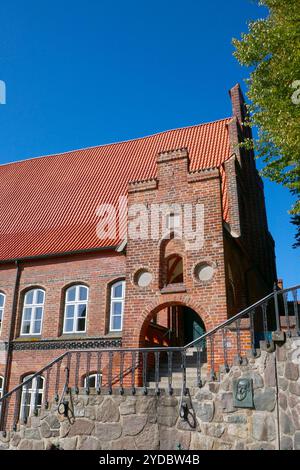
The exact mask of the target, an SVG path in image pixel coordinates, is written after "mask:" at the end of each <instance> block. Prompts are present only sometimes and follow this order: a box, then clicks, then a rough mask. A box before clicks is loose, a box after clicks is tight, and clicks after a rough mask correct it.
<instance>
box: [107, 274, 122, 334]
mask: <svg viewBox="0 0 300 470" xmlns="http://www.w3.org/2000/svg"><path fill="white" fill-rule="evenodd" d="M119 285H122V297H114V296H113V292H114V288H116V287H118V286H119ZM114 303H121V304H122V307H121V327H120V328H113V327H112V326H113V317H118V316H119V315H114V314H113V305H114ZM124 304H125V280H122V281H117V282H114V283H113V284H112V285H111V286H110V314H109V331H122V330H123V316H124Z"/></svg>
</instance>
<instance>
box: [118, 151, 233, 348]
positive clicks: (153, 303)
mask: <svg viewBox="0 0 300 470" xmlns="http://www.w3.org/2000/svg"><path fill="white" fill-rule="evenodd" d="M220 185H221V184H220V175H219V171H218V170H211V171H203V172H198V173H193V174H190V173H189V170H188V156H187V154H186V152H185V151H181V152H180V151H177V152H173V153H172V152H169V153H167V154H164V155H162V156H161V157H159V159H158V178H157V184H156V185H154V184H153V183H152V185H151V186H149V185H148V183H145V185H144V186H142V183H140V184H139V185H136V184H132V185H130V187H129V201H128V202H129V205H131V204H145V203H146V204H147V205H148V207H149V208H150V207H151V204H157V203H159V204H161V203H168V204H175V203H181V204H184V203H189V204H193V205H196V204H197V203H198V204H203V205H204V245H203V247H201V248H200V249H198V248H197V249H194V250H185V252H184V253H182V247H181V246H179V247H178V250H179V251H180V254H183V260H184V285H181V286H179V287H178V286H177V292H176V291H174V290H176V288H175V289H162V288H161V287H162V286H161V283H160V273H161V271H162V269H163V267H162V263H163V259H164V253H163V254H162V252H161V250H160V246H161V245H160V242H159V241H157V240H151V239H150V240H149V239H148V240H131V239H130V237H129V238H128V244H127V250H126V280H127V287H126V306H125V317H124V332H123V345H124V346H125V347H127V346H135V347H136V346H143V341H144V337H145V332H146V330H147V327H148V325H149V322H150V319H151V318H152V316H153V314H154V313H156V312H158V311H159V310H161V309H162V308H165V307H166V306H168V305H174V304H177V305H187V306H189V307H191V308H192V309H194V310H195V311H196V312H197V313H198V314H199V316H200V317H201V318H202V320H203V321H204V324H205V327H206V329H207V330H210V329H211V328H212V327H214V326H217V325H218V324H219V323H220V322H222V321H224V320H225V319H226V318H227V305H226V288H225V266H224V240H223V228H222V223H223V222H222V209H221V190H220ZM194 216H195V213H194ZM193 224H195V220H194V219H193ZM180 245H181V244H180ZM167 246H168V245H167ZM173 248H174V249H175V248H176V243H174V246H173ZM172 252H173V249H172ZM167 253H168V250H167ZM199 262H209V263H211V264H213V266H214V267H215V272H214V276H213V278H212V279H211V280H210V281H207V282H201V281H197V280H196V278H195V276H194V268H195V266H196V265H197V264H198V263H199ZM141 268H146V269H148V270H149V271H150V272H151V273H152V275H153V280H152V283H151V284H150V285H149V286H148V287H143V288H141V287H138V286H137V285H136V284H135V282H134V273H135V272H137V271H138V270H139V269H141ZM178 289H179V290H178ZM218 349H219V353H220V354H221V345H220V343H218V344H217V345H216V350H218Z"/></svg>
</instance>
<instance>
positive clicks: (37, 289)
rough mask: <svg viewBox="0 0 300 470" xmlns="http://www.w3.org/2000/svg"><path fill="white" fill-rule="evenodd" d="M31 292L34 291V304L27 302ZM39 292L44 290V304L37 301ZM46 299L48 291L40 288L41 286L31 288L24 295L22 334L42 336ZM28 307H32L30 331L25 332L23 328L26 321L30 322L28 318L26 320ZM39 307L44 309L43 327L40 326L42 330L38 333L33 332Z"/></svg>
mask: <svg viewBox="0 0 300 470" xmlns="http://www.w3.org/2000/svg"><path fill="white" fill-rule="evenodd" d="M30 292H33V300H32V304H27V303H26V298H27V296H28V294H29V293H30ZM38 292H43V294H44V301H43V303H42V304H38V303H37V301H36V300H37V296H38ZM45 299H46V292H45V291H44V289H39V288H36V289H30V290H28V291H27V292H26V294H25V296H24V302H23V313H22V325H21V336H40V335H41V334H42V330H43V320H44V306H45ZM26 308H31V309H32V312H31V318H30V330H29V333H23V328H24V323H25V322H28V320H25V309H26ZM37 308H41V309H42V316H41V320H40V322H41V328H40V332H39V333H36V332H33V326H34V324H35V321H36V309H37Z"/></svg>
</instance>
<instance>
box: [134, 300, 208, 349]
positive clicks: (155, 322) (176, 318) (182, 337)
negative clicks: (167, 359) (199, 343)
mask: <svg viewBox="0 0 300 470" xmlns="http://www.w3.org/2000/svg"><path fill="white" fill-rule="evenodd" d="M145 323H146V324H144V325H143V328H142V330H141V337H140V346H144V347H161V346H166V347H167V346H175V347H176V346H178V347H181V346H185V345H186V344H189V343H191V342H192V341H194V340H196V339H197V338H199V337H200V336H202V335H203V334H204V333H205V332H206V328H205V324H204V322H203V320H202V319H201V317H200V316H199V315H198V313H197V312H196V311H195V310H193V309H192V308H191V307H188V306H185V305H178V304H174V305H172V304H170V305H168V306H163V307H162V308H161V309H156V310H155V312H153V314H152V315H151V316H150V317H148V318H147V320H146V322H145Z"/></svg>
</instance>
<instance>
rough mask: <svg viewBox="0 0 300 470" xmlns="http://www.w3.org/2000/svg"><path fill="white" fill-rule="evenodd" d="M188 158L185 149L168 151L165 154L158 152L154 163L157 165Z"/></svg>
mask: <svg viewBox="0 0 300 470" xmlns="http://www.w3.org/2000/svg"><path fill="white" fill-rule="evenodd" d="M188 158H189V154H188V150H187V149H186V148H181V149H175V150H168V151H167V152H160V153H159V154H158V156H157V159H156V162H157V163H158V164H159V163H166V162H172V161H175V160H181V159H188Z"/></svg>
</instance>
